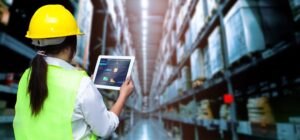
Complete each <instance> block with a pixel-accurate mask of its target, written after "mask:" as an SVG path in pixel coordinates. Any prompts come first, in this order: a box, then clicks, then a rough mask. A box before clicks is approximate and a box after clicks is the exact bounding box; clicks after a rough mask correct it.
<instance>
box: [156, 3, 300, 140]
mask: <svg viewBox="0 0 300 140" xmlns="http://www.w3.org/2000/svg"><path fill="white" fill-rule="evenodd" d="M236 1H237V0H223V1H222V3H221V4H220V6H219V7H218V9H217V11H216V13H215V14H214V15H212V17H211V18H210V20H209V21H208V22H207V24H206V25H205V27H204V29H202V31H201V32H200V33H199V34H198V36H197V39H196V41H195V42H193V44H192V47H191V49H190V51H188V52H185V55H184V57H183V59H182V61H181V62H179V63H178V64H177V66H176V67H175V69H174V71H173V73H172V74H171V76H170V77H168V78H167V80H166V81H160V83H162V85H160V86H161V87H160V88H158V95H160V96H161V95H163V94H164V91H165V90H166V88H167V87H168V86H169V85H170V84H172V82H173V81H174V80H175V79H176V78H177V76H178V75H179V73H180V72H181V69H182V67H183V66H184V65H186V63H187V62H188V61H189V59H190V56H191V54H192V53H193V51H194V50H195V49H196V48H198V47H199V46H204V44H205V43H207V42H205V41H206V39H207V38H208V36H209V35H210V33H211V32H212V30H213V29H214V28H215V27H216V26H218V25H219V26H220V29H221V36H222V37H221V41H222V44H223V45H222V53H223V57H224V58H223V60H224V64H225V70H224V72H223V74H221V75H218V76H215V77H213V78H212V79H208V80H206V81H205V82H204V84H203V85H201V86H199V87H195V88H192V89H189V90H187V91H184V94H183V95H182V96H179V97H176V98H174V99H172V100H170V101H168V102H165V103H163V104H159V105H157V107H156V109H154V110H152V111H151V112H152V114H154V115H153V117H156V118H158V119H160V120H161V119H162V120H164V121H165V123H166V126H167V127H168V126H169V125H172V124H173V125H175V126H179V127H180V129H181V134H182V132H183V131H182V129H183V126H184V125H191V126H194V129H195V133H193V132H192V131H191V132H189V134H187V135H194V139H197V140H198V139H201V138H199V135H198V133H196V132H199V130H198V127H204V128H206V129H207V130H209V131H210V130H211V131H226V132H228V133H230V134H231V136H230V137H231V139H233V140H237V139H240V137H242V136H250V137H256V138H268V139H277V138H280V137H282V134H281V132H279V130H280V129H281V126H285V127H286V129H289V128H294V127H295V126H296V127H297V126H299V125H298V124H294V123H285V122H284V123H282V122H276V123H275V124H270V125H260V124H256V123H251V122H248V121H243V120H239V119H237V118H238V117H237V108H236V102H235V101H234V102H233V103H232V104H231V109H230V110H231V118H232V119H231V120H230V121H225V120H221V119H214V120H197V119H196V118H181V117H176V116H175V117H174V116H166V115H163V114H162V112H164V111H166V110H167V109H168V108H169V107H171V106H178V105H179V104H180V103H186V102H187V101H192V100H196V98H202V97H205V96H217V97H214V98H219V99H220V98H222V97H221V95H209V94H208V93H207V90H212V89H214V88H218V87H220V85H221V86H223V88H224V93H230V94H232V95H233V96H234V97H239V96H240V95H238V94H237V93H236V91H235V88H236V87H235V86H236V84H233V83H234V82H233V81H232V80H234V79H235V78H236V77H242V76H244V75H247V73H249V69H255V68H257V67H262V66H263V65H264V64H265V63H271V62H272V61H274V60H273V59H275V57H279V56H280V55H282V54H284V53H286V52H287V51H290V50H293V49H296V50H297V46H299V41H298V42H297V40H299V35H298V36H297V35H295V38H292V39H290V40H288V41H286V40H285V42H283V43H282V42H281V43H278V44H277V45H275V46H273V47H272V48H268V49H266V50H264V51H263V52H261V56H260V57H256V56H253V57H252V58H249V60H247V62H245V63H241V64H239V65H238V66H230V65H229V64H228V61H227V60H228V58H227V56H228V55H227V54H226V52H227V50H226V49H227V46H226V45H227V42H226V35H225V26H224V16H225V15H226V14H227V12H228V11H229V10H230V9H231V7H232V6H233V5H234V4H235V3H236ZM191 3H193V4H194V5H195V3H196V0H193V1H192V2H191ZM194 8H195V6H190V7H189V11H188V14H187V17H185V18H184V21H183V24H182V27H181V28H180V32H179V34H177V40H181V38H182V35H183V34H184V32H185V30H186V28H187V26H188V25H189V22H190V21H189V19H190V16H191V13H192V11H193V10H194ZM171 22H174V21H171ZM171 25H172V26H174V23H171ZM172 28H173V27H172ZM174 52H176V48H173V49H171V55H170V56H169V55H167V57H166V59H165V60H157V61H158V62H161V61H162V62H165V61H168V60H169V58H171V57H172V54H173V53H174ZM164 64H167V62H165V63H164ZM162 69H163V68H162ZM156 72H158V75H160V74H162V72H161V71H156ZM159 77H160V76H159ZM279 77H280V76H279ZM258 79H259V78H258ZM298 79H299V78H298ZM234 81H235V82H236V80H234ZM256 81H257V80H256ZM258 81H259V80H258ZM298 82H299V80H297V79H296V80H294V82H290V83H288V84H287V85H300V84H299V83H298ZM158 85H159V84H158ZM284 87H285V86H282V87H278V88H276V89H269V90H277V89H283V88H284ZM175 108H177V107H175ZM174 123H175V124H174ZM242 127H248V128H249V131H245V130H244V128H243V129H242ZM266 129H268V131H270V133H267V132H263V131H265V130H266ZM291 131H292V130H291ZM280 134H281V135H280ZM284 135H286V134H284ZM182 138H183V136H182Z"/></svg>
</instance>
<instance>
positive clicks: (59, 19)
mask: <svg viewBox="0 0 300 140" xmlns="http://www.w3.org/2000/svg"><path fill="white" fill-rule="evenodd" d="M81 34H83V33H81V32H80V30H79V28H78V26H77V23H76V20H75V18H74V17H73V15H72V14H71V13H70V12H69V11H68V10H67V9H66V8H65V7H63V6H62V5H57V4H56V5H45V6H42V7H40V8H39V9H38V10H37V11H36V12H35V13H34V15H33V16H32V18H31V20H30V24H29V29H28V31H27V34H26V37H27V38H31V39H43V38H56V37H64V36H70V35H81Z"/></svg>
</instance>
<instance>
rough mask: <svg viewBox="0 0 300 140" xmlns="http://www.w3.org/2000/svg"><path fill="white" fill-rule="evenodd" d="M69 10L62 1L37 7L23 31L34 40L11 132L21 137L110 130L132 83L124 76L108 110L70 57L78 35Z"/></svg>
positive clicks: (59, 137)
mask: <svg viewBox="0 0 300 140" xmlns="http://www.w3.org/2000/svg"><path fill="white" fill-rule="evenodd" d="M81 34H82V33H81V32H80V31H79V28H78V26H77V24H76V21H75V19H74V17H73V16H72V14H71V13H70V12H69V11H68V10H66V9H65V8H64V7H63V6H61V5H46V6H43V7H41V8H39V9H38V10H37V11H36V12H35V13H34V15H33V17H32V18H31V21H30V25H29V29H28V31H27V34H26V37H27V38H31V39H32V43H33V45H35V46H37V49H38V52H37V55H36V56H35V57H34V59H33V60H32V64H31V67H30V68H28V69H27V70H26V71H25V72H24V74H23V76H22V78H21V80H20V83H19V88H18V94H17V103H16V106H15V109H16V115H15V119H14V123H13V125H14V133H15V137H16V139H17V140H18V139H21V140H35V139H36V140H46V139H49V140H69V139H95V138H96V136H98V137H106V136H108V135H110V134H111V133H112V132H113V131H114V130H115V129H116V127H117V126H118V123H119V119H118V116H119V115H120V112H121V110H122V108H123V106H124V103H125V101H126V99H127V98H128V96H129V95H130V94H131V93H132V91H133V83H132V81H131V80H126V81H125V82H124V84H123V85H122V87H121V90H120V95H119V98H118V100H117V101H116V103H115V105H114V106H113V107H112V108H111V110H110V111H108V110H107V108H106V106H105V104H104V103H103V99H102V96H101V94H100V93H99V92H98V90H97V89H96V88H95V86H94V85H93V82H92V81H91V79H90V78H89V77H88V76H87V75H86V73H85V72H83V71H79V70H76V69H75V68H74V67H73V66H72V65H70V64H69V63H70V62H71V60H72V58H73V57H74V55H75V53H76V43H77V40H76V38H77V37H76V35H81Z"/></svg>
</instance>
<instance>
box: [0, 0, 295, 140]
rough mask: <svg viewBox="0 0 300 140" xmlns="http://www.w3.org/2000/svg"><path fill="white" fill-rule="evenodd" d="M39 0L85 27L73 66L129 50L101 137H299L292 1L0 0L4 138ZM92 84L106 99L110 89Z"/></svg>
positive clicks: (8, 135)
mask: <svg viewBox="0 0 300 140" xmlns="http://www.w3.org/2000/svg"><path fill="white" fill-rule="evenodd" d="M48 3H59V4H62V5H64V6H65V7H66V8H67V9H69V10H70V11H71V12H72V13H73V14H74V15H75V17H76V20H77V22H78V24H79V26H80V28H81V30H82V31H83V32H84V33H85V36H83V37H79V39H78V44H77V54H76V57H75V59H74V62H73V65H74V66H77V67H80V68H82V69H84V70H86V71H87V72H88V74H91V73H93V70H94V67H95V63H96V59H97V57H98V55H100V54H105V55H131V56H135V57H136V63H135V65H134V68H133V73H132V75H131V77H132V79H133V81H134V85H135V90H134V93H133V94H132V95H131V96H130V97H129V99H128V101H127V102H126V107H125V110H124V111H123V112H122V115H121V116H120V125H119V127H118V128H117V130H116V132H115V133H114V134H113V135H112V136H111V137H110V138H108V139H134V138H140V139H175V140H181V139H183V140H191V139H195V140H203V139H204V140H206V139H210V140H220V139H233V140H248V139H249V140H250V139H251V140H252V139H256V140H260V139H261V140H265V139H270V140H273V139H280V140H299V139H300V111H299V109H298V106H299V105H300V104H299V99H300V96H299V95H300V94H299V91H300V63H299V60H300V55H299V52H300V48H299V46H300V45H299V44H300V1H299V0H286V1H281V0H164V1H161V0H151V1H150V0H63V1H61V0H52V1H50V0H24V1H16V0H0V21H1V24H0V59H1V61H0V139H1V138H2V137H3V138H4V139H14V136H13V131H12V121H13V116H14V109H13V108H14V104H15V102H16V94H17V88H18V86H17V84H18V81H19V79H20V77H21V75H22V72H23V71H24V70H25V69H26V68H27V67H28V66H29V63H30V59H31V58H33V57H34V55H35V51H34V49H35V48H34V47H33V46H32V45H31V41H30V40H29V39H26V38H25V37H24V34H25V33H26V30H27V27H28V23H29V20H30V18H31V16H32V14H33V13H34V11H35V10H36V9H37V8H38V7H40V6H41V5H44V4H48ZM100 92H101V94H102V96H103V99H104V101H105V104H106V105H107V107H108V108H110V107H111V106H112V105H113V103H114V102H115V101H116V99H117V97H118V93H117V92H116V91H108V90H100ZM144 129H145V131H144ZM135 133H136V134H135ZM142 134H147V136H148V137H149V138H145V137H139V135H142ZM154 134H157V136H152V135H154ZM135 135H137V136H136V137H135ZM150 135H151V136H150Z"/></svg>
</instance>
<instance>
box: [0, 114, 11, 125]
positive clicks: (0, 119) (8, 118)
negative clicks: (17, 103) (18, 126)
mask: <svg viewBox="0 0 300 140" xmlns="http://www.w3.org/2000/svg"><path fill="white" fill-rule="evenodd" d="M13 121H14V116H0V124H3V123H12V122H13Z"/></svg>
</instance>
